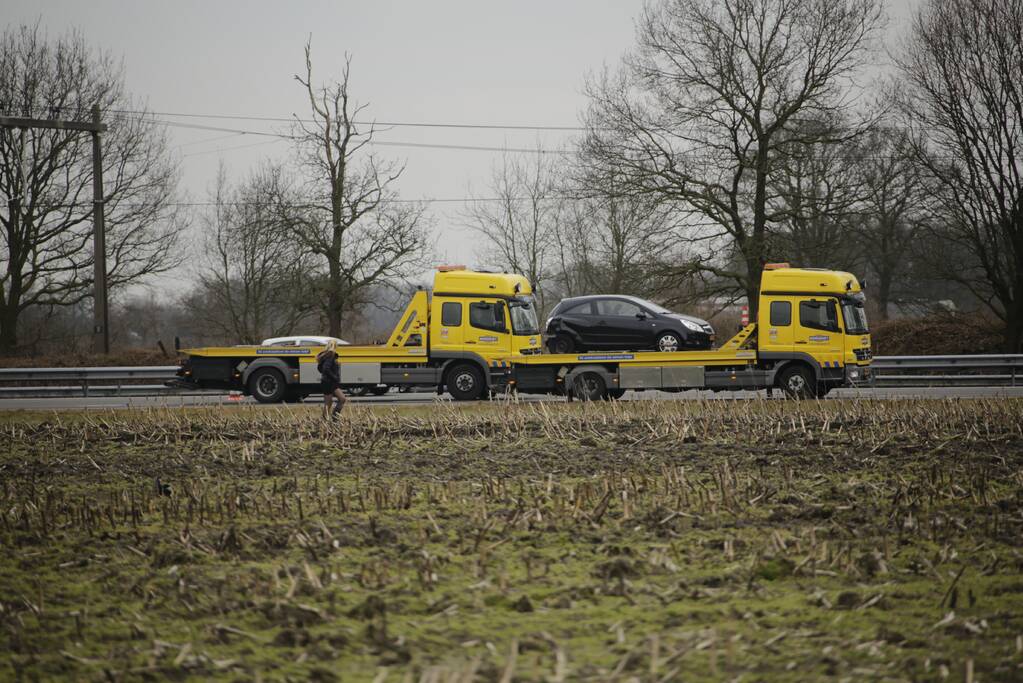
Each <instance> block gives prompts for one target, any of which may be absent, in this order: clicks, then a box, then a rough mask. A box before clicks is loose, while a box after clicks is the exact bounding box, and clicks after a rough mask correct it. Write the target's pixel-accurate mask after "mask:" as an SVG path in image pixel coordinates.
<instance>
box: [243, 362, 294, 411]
mask: <svg viewBox="0 0 1023 683" xmlns="http://www.w3.org/2000/svg"><path fill="white" fill-rule="evenodd" d="M287 391H288V385H287V383H285V381H284V375H282V374H281V371H280V370H275V369H274V368H260V369H258V370H256V371H255V372H253V373H252V376H251V377H249V393H250V394H252V396H253V397H254V398H255V399H256V400H257V401H259V402H260V403H280V402H281V400H282V399H283V398H284V394H285V393H286V392H287Z"/></svg>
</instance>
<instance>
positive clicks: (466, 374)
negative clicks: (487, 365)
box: [444, 363, 484, 401]
mask: <svg viewBox="0 0 1023 683" xmlns="http://www.w3.org/2000/svg"><path fill="white" fill-rule="evenodd" d="M444 384H445V385H447V388H448V393H449V394H451V395H452V396H453V397H454V399H455V400H456V401H475V400H476V399H478V398H480V397H481V396H483V389H484V386H483V373H481V372H480V369H479V368H478V367H476V366H475V365H471V364H469V363H461V364H459V365H456V366H455V367H453V368H451V369H450V370H448V374H447V377H446V378H445V380H444Z"/></svg>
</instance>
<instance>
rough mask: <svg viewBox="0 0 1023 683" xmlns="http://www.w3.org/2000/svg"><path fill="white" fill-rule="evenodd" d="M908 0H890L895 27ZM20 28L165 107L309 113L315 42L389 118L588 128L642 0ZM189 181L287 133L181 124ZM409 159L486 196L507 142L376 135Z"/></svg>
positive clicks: (347, 7) (170, 12)
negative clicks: (36, 31) (590, 78)
mask: <svg viewBox="0 0 1023 683" xmlns="http://www.w3.org/2000/svg"><path fill="white" fill-rule="evenodd" d="M911 1H912V0H890V2H891V6H890V7H889V15H890V17H891V19H892V23H893V25H892V27H891V30H890V31H889V35H890V36H892V37H894V36H897V35H898V31H899V29H900V28H901V27H902V26H903V25H904V23H905V17H906V15H907V9H906V7H907V6H908V4H909V3H910V2H911ZM0 2H2V4H3V7H4V10H3V17H4V20H5V22H6V23H7V24H8V25H11V24H18V23H26V22H28V23H32V22H35V21H37V20H39V21H40V22H41V25H42V26H43V28H44V29H45V30H46V31H47V32H48V33H49V34H50V35H51V36H56V35H59V34H61V33H63V32H64V31H66V30H67V29H70V28H76V29H78V30H80V31H81V32H82V34H83V35H84V37H85V38H86V40H87V41H88V42H89V43H90V44H91V45H93V46H95V47H97V48H101V49H104V50H107V51H109V52H111V53H112V54H114V55H116V56H119V57H123V59H124V65H125V71H126V78H127V85H128V88H129V90H130V91H131V92H132V93H134V94H135V95H136V96H138V97H140V98H142V99H143V100H144V101H145V102H146V103H147V104H148V107H149V108H150V109H151V110H152V111H154V112H163V113H176V114H213V115H222V116H253V117H288V116H290V115H292V114H293V113H297V114H299V115H300V116H308V113H307V112H308V104H307V102H306V101H304V100H303V97H302V95H303V91H302V88H301V87H300V86H299V84H298V83H296V82H295V80H294V78H293V76H294V74H295V73H298V72H300V71H301V70H302V69H303V67H304V65H303V54H302V50H303V45H304V44H305V41H306V40H307V39H308V38H309V37H310V36H311V37H312V42H313V62H314V64H313V65H314V78H315V79H316V80H318V81H321V82H324V81H330V80H334V79H336V78H337V77H338V75H339V73H340V67H341V65H342V64H343V60H344V54H345V53H346V52H348V53H350V54H351V55H352V59H353V61H352V78H351V89H352V93H353V95H354V97H355V98H357V99H358V100H359V101H361V102H363V103H366V104H368V105H369V109H368V111H367V115H368V116H369V117H370V118H374V119H376V120H378V121H396V122H409V123H466V124H513V125H539V126H574V125H578V122H579V115H580V112H581V111H582V109H583V107H584V106H585V99H584V97H583V96H582V87H583V83H584V80H585V76H586V74H587V73H590V72H593V71H596V70H599V69H600V68H601V66H602V65H603V64H604V63H607V64H615V63H617V62H618V60H619V58H620V56H621V55H622V53H623V52H624V51H625V50H627V49H628V48H629V47H631V46H632V45H633V43H634V21H633V20H634V17H635V16H636V15H637V14H638V13H639V11H640V10H641V8H642V6H643V0H613V1H612V0H603V1H600V0H543V1H541V0H516V1H515V2H508V1H506V2H493V1H489V0H429V1H422V0H403V1H402V0H372V1H370V2H365V1H360V2H354V1H351V0H335V1H334V2H280V1H279V0H277V1H274V2H269V1H267V0H248V1H246V2H240V1H238V2H226V1H216V2H212V1H210V0H206V1H200V0H176V1H175V2H149V1H144V0H134V1H119V0H89V1H88V2H82V1H81V0H42V1H40V0H0ZM162 118H168V119H174V120H177V121H182V122H189V123H194V124H200V125H210V126H218V127H225V128H237V129H245V130H250V131H275V130H277V131H280V130H283V126H284V124H275V123H272V122H263V121H245V120H240V119H239V120H232V119H205V118H178V117H172V116H162ZM169 132H170V136H171V140H172V142H173V146H174V148H175V153H176V154H178V155H179V156H180V158H181V170H182V189H183V190H184V191H185V192H187V194H188V196H189V198H190V199H192V200H195V201H202V200H205V199H206V192H207V189H208V188H209V186H210V184H211V183H212V181H213V178H214V176H215V174H216V170H217V165H218V163H219V162H220V160H223V161H224V163H225V164H226V165H227V167H228V171H229V173H230V174H231V175H232V176H233V177H235V178H238V177H240V176H243V175H244V174H245V173H247V172H248V170H249V169H250V168H252V167H253V166H255V165H257V164H258V163H259V162H260V161H261V160H262V159H265V158H267V157H276V158H283V157H285V156H286V155H287V154H288V151H289V150H288V143H287V142H286V141H279V140H278V141H274V140H273V139H272V138H265V137H259V136H253V135H229V134H228V133H225V132H216V131H203V130H194V129H185V128H177V127H175V128H169ZM571 135H573V133H571V132H550V131H548V132H543V133H536V132H525V131H514V130H466V129H442V128H426V129H424V128H413V127H394V128H392V129H390V130H388V131H386V132H384V133H381V134H380V135H379V137H378V139H379V140H382V141H392V142H409V143H426V144H456V145H474V146H491V147H502V146H507V147H535V146H536V145H537V144H541V145H543V146H544V147H547V148H560V147H563V146H564V144H565V142H566V140H567V138H568V137H569V136H571ZM377 152H378V153H379V154H381V155H383V156H388V157H392V158H397V159H402V160H406V161H407V164H408V166H407V171H406V173H405V175H404V176H403V177H402V179H401V180H400V184H399V189H400V191H401V194H402V196H403V197H405V198H411V199H425V198H444V199H451V198H461V197H465V196H467V194H468V190H469V187H470V185H471V186H472V187H473V189H474V190H477V191H478V192H480V193H484V192H485V190H486V185H487V180H488V177H489V169H490V166H491V164H492V163H494V161H495V160H497V159H498V158H499V156H500V153H498V152H481V151H465V150H442V149H417V148H412V147H408V148H403V147H379V148H377ZM460 209H461V207H460V205H458V204H447V203H445V204H435V205H433V209H432V213H433V215H434V217H435V220H436V225H437V229H438V238H439V239H438V248H437V252H438V259H437V260H438V262H467V263H470V264H471V263H473V262H474V258H473V248H472V240H471V235H470V234H469V233H467V232H466V231H465V230H464V228H463V227H462V226H460V225H459V222H460V219H459V212H460Z"/></svg>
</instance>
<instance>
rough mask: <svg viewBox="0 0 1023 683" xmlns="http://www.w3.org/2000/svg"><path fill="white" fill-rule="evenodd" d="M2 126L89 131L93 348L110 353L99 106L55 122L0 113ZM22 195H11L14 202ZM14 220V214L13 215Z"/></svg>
mask: <svg viewBox="0 0 1023 683" xmlns="http://www.w3.org/2000/svg"><path fill="white" fill-rule="evenodd" d="M0 127H2V128H50V129H58V130H70V131H83V132H87V133H92V238H93V242H92V244H93V283H92V292H93V307H92V308H93V310H92V320H93V326H92V348H93V350H94V351H95V352H96V353H110V332H109V330H108V329H107V310H108V309H107V245H106V225H105V223H104V215H103V211H104V202H103V155H102V151H103V149H102V145H101V142H100V133H105V132H106V130H107V127H106V125H105V124H102V123H100V119H99V105H95V104H94V105H93V106H92V121H58V120H55V119H29V118H19V117H16V116H0ZM20 199H21V197H17V198H15V197H12V198H11V200H12V206H15V204H14V201H15V200H20ZM15 220H17V217H15Z"/></svg>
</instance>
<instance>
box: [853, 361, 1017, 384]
mask: <svg viewBox="0 0 1023 683" xmlns="http://www.w3.org/2000/svg"><path fill="white" fill-rule="evenodd" d="M1017 383H1021V384H1023V355H1013V354H1007V355H993V354H992V355H972V356H875V357H874V358H873V360H871V363H870V386H872V387H873V386H876V387H928V386H985V387H989V386H1013V387H1014V386H1017Z"/></svg>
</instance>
